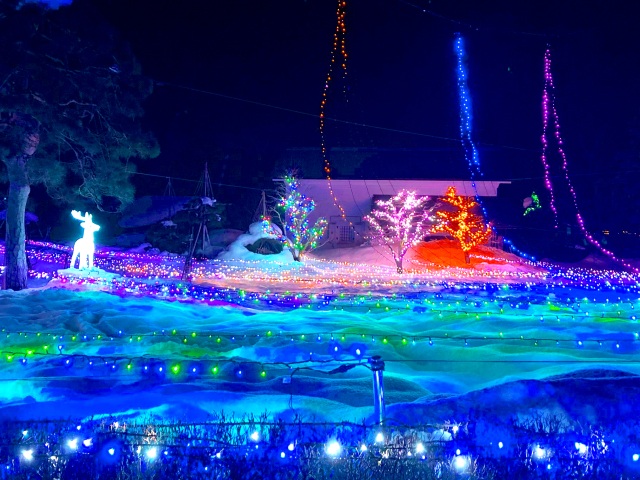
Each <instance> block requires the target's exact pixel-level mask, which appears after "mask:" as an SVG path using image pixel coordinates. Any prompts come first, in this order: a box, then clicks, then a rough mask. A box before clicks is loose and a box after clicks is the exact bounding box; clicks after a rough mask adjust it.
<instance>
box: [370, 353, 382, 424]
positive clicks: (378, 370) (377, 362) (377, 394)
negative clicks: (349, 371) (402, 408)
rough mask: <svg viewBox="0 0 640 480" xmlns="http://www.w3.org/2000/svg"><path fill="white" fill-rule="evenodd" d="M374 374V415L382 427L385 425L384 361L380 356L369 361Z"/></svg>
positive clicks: (375, 356)
mask: <svg viewBox="0 0 640 480" xmlns="http://www.w3.org/2000/svg"><path fill="white" fill-rule="evenodd" d="M369 364H370V365H371V372H372V373H373V413H374V415H375V417H376V419H377V421H378V423H379V424H380V425H382V424H384V361H383V360H382V358H381V357H380V355H374V356H373V357H371V358H370V359H369Z"/></svg>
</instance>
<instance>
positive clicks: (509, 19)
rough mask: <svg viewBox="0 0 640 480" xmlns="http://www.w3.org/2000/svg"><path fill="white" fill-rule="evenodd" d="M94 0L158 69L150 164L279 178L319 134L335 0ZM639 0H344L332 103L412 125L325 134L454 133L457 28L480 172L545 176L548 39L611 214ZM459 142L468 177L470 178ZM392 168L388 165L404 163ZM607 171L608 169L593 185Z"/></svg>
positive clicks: (559, 87)
mask: <svg viewBox="0 0 640 480" xmlns="http://www.w3.org/2000/svg"><path fill="white" fill-rule="evenodd" d="M94 3H96V4H97V5H99V7H100V9H101V10H102V11H103V12H104V14H105V16H106V17H107V18H108V19H109V21H110V22H112V23H113V24H114V25H115V27H116V28H117V29H118V30H119V31H120V32H121V35H122V37H123V38H124V39H127V40H128V41H130V42H131V44H132V45H133V49H134V51H135V53H136V55H137V57H138V59H139V60H140V62H141V64H142V66H143V71H144V73H145V74H146V75H148V76H150V77H152V78H154V79H155V80H156V81H157V82H159V83H158V86H157V87H156V89H155V92H154V94H153V96H152V97H151V99H150V100H149V101H148V103H147V112H148V115H147V119H146V122H147V124H148V126H149V128H151V129H153V130H154V131H155V133H156V135H157V137H158V139H159V141H160V143H161V148H162V151H163V153H162V155H161V157H160V158H159V159H158V161H151V162H144V163H142V164H140V166H139V170H140V171H141V172H148V173H153V174H158V175H168V176H174V177H180V178H191V179H197V178H198V177H199V175H200V173H201V170H202V165H203V163H204V161H206V160H208V161H209V162H210V169H211V173H212V177H213V179H214V181H220V182H222V183H229V184H234V185H245V186H252V187H270V186H271V183H270V181H269V179H270V178H271V177H272V176H273V175H274V162H275V160H276V159H277V158H279V157H280V156H282V151H283V149H285V148H288V147H317V148H318V150H319V148H320V136H319V132H318V119H317V118H315V117H314V116H313V115H315V114H317V113H318V109H319V102H320V99H321V93H322V86H323V83H324V78H325V75H326V71H327V68H328V65H329V59H330V55H329V54H330V51H331V43H332V35H333V31H334V28H335V10H336V2H334V1H333V0H306V1H305V0H281V1H266V0H232V1H226V2H221V1H211V0H197V1H196V0H184V1H180V2H177V1H176V2H168V1H157V0H95V2H94ZM632 3H633V2H626V1H614V2H604V1H541V2H540V1H523V2H513V1H510V2H502V1H498V2H495V1H487V2H485V1H482V2H480V1H477V0H475V1H461V0H410V1H406V2H405V1H402V0H350V1H349V4H348V11H347V20H346V22H347V29H348V33H347V50H348V53H349V79H348V83H347V89H348V90H347V95H346V97H345V96H342V95H340V94H339V92H337V91H336V90H335V89H334V90H332V91H331V92H330V94H331V96H330V98H329V104H328V107H327V115H328V116H329V117H336V118H340V119H342V120H347V121H353V122H357V123H365V124H368V125H374V126H381V127H387V128H390V129H397V130H401V131H405V132H407V133H392V132H385V131H381V130H377V129H373V128H365V127H356V126H353V125H349V124H342V123H340V124H334V123H331V124H330V126H329V128H328V131H327V140H328V144H329V146H330V147H332V146H333V147H335V146H341V147H363V146H366V147H378V148H416V149H426V150H428V149H443V148H444V149H452V151H456V149H459V148H460V147H459V141H458V135H459V116H458V96H457V87H456V83H455V75H454V66H455V62H456V58H455V55H454V52H453V39H454V34H455V33H456V32H460V33H462V35H463V36H464V37H465V40H466V45H467V51H468V65H469V88H470V90H471V95H472V100H473V109H474V132H473V135H474V139H475V141H476V142H477V143H478V145H479V146H480V149H481V150H480V151H481V162H482V166H483V170H484V171H485V175H486V176H487V177H489V178H500V179H518V178H531V179H532V181H540V180H541V179H542V175H543V170H542V167H541V162H540V148H541V146H540V134H541V131H542V121H541V109H540V103H541V95H542V87H543V55H544V50H545V47H546V44H547V43H549V44H550V45H551V48H552V55H553V69H554V79H555V84H556V94H557V106H558V111H559V115H560V121H561V125H562V133H563V136H564V140H565V149H566V151H567V154H568V158H569V167H570V171H571V173H572V174H573V175H574V181H575V184H576V186H577V188H578V194H579V195H580V196H581V199H582V201H583V202H584V205H586V207H585V208H587V209H589V208H593V212H594V215H600V216H602V215H603V213H602V212H600V211H599V210H598V208H597V207H598V205H597V203H598V202H594V201H593V197H594V195H596V194H598V193H597V192H600V191H602V189H605V190H607V191H610V190H612V189H611V181H613V180H611V179H612V178H613V175H614V171H615V170H616V168H617V169H619V170H620V171H625V172H627V171H629V170H631V171H632V170H635V169H637V160H638V153H637V151H638V148H637V147H638V141H639V140H640V134H639V133H637V132H640V128H639V127H640V118H639V115H638V113H639V112H638V106H639V105H640V93H639V92H638V88H637V79H638V74H639V73H640V56H639V55H638V54H637V52H638V47H639V46H640V42H639V41H638V39H637V35H636V34H635V33H634V32H635V25H634V23H633V22H634V21H635V20H634V19H635V18H636V15H635V13H634V11H633V7H632V6H631V5H629V4H632ZM423 8H424V9H426V11H423ZM205 92H211V93H214V94H220V95H226V96H230V97H238V98H242V99H246V100H250V101H255V102H260V103H264V104H268V105H272V106H275V107H279V108H269V107H265V106H259V105H255V104H251V103H245V102H241V101H238V100H233V99H231V98H225V97H223V96H220V95H212V94H209V93H205ZM347 100H348V101H347ZM286 109H291V110H295V111H299V112H307V113H309V114H311V115H302V114H298V113H293V112H290V111H287V110H286ZM634 132H636V133H634ZM430 135H431V136H436V137H447V138H450V139H451V140H446V139H438V138H432V137H430ZM458 152H459V155H460V157H461V158H460V160H459V162H460V163H459V166H460V168H459V177H460V178H467V177H468V171H467V170H466V165H465V163H464V160H463V158H462V153H461V151H459V150H458ZM428 156H429V153H428V152H427V153H425V158H427V160H428ZM398 161H401V160H398ZM404 167H405V171H406V170H407V168H406V167H407V166H404ZM409 167H410V166H409ZM388 168H389V169H390V170H389V176H393V173H392V171H393V168H394V167H393V166H389V167H388ZM456 168H457V167H456ZM383 173H384V172H383ZM383 173H380V172H378V174H383ZM624 176H625V177H626V178H629V176H630V175H629V174H625V175H624ZM605 180H607V181H609V180H611V181H609V183H605V184H603V186H601V187H600V190H598V189H596V187H594V185H595V184H596V183H598V182H601V183H602V182H604V181H605ZM149 182H150V183H149ZM139 183H140V184H142V183H141V182H139ZM144 184H145V185H147V186H149V185H152V186H153V188H157V189H162V188H163V185H164V181H160V180H158V181H157V182H154V181H152V180H149V179H148V178H147V179H145V180H144ZM161 185H162V186H161ZM175 186H176V188H177V189H180V188H184V189H186V190H189V189H191V188H192V186H191V185H187V184H185V185H182V186H180V184H179V183H175ZM141 188H144V187H141ZM247 192H250V191H242V190H240V189H235V190H234V189H227V190H226V191H223V190H221V191H220V194H221V195H222V196H223V197H224V196H225V195H226V196H227V197H233V196H234V195H236V196H237V195H245V193H246V194H247V195H249V193H247ZM145 193H146V192H145ZM157 193H162V192H157ZM179 193H180V192H179ZM184 193H189V192H184ZM250 195H254V193H250ZM620 195H622V194H620ZM622 200H623V199H622V198H616V199H614V200H611V202H613V201H618V202H621V201H622ZM632 200H633V199H632ZM611 202H610V203H611Z"/></svg>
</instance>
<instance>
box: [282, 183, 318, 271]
mask: <svg viewBox="0 0 640 480" xmlns="http://www.w3.org/2000/svg"><path fill="white" fill-rule="evenodd" d="M298 187H299V185H298V180H297V179H296V178H295V177H294V176H286V177H285V178H284V185H283V188H282V190H281V192H279V193H280V194H281V195H280V198H279V199H278V205H277V208H276V212H275V213H276V217H278V218H279V219H280V222H281V224H282V227H283V238H282V240H283V242H284V243H285V245H286V246H287V248H288V249H289V251H290V252H291V254H292V255H293V259H294V260H295V261H296V262H299V261H300V260H301V259H302V256H303V255H304V254H305V253H306V252H309V251H311V250H313V249H315V248H316V247H318V242H319V241H320V240H321V239H322V237H323V236H324V234H325V232H326V231H327V225H328V222H327V219H326V218H324V217H320V218H318V219H317V220H316V221H315V223H314V224H313V226H311V225H310V223H309V214H310V213H311V212H312V211H313V210H314V209H315V208H316V204H315V202H314V201H313V200H312V199H310V198H309V197H307V196H306V195H304V194H302V193H300V191H299V190H298Z"/></svg>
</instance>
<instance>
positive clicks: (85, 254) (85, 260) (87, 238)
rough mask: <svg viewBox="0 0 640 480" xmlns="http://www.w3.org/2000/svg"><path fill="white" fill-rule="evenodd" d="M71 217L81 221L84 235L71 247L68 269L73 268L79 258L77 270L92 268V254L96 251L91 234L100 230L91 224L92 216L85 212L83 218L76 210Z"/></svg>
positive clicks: (97, 226)
mask: <svg viewBox="0 0 640 480" xmlns="http://www.w3.org/2000/svg"><path fill="white" fill-rule="evenodd" d="M71 216H72V217H73V218H75V219H76V220H81V221H82V223H81V224H80V226H81V227H82V228H83V229H84V235H83V236H82V238H79V239H78V240H76V243H75V244H74V245H73V255H72V256H71V265H70V267H71V268H75V267H74V265H75V263H76V259H77V258H78V257H79V263H78V269H79V270H82V269H83V268H93V254H94V252H95V251H96V246H95V244H94V243H93V234H94V233H95V232H97V231H98V230H100V225H97V224H95V223H93V215H90V214H89V213H86V212H85V214H84V216H83V215H82V214H81V213H80V212H79V211H78V210H72V211H71Z"/></svg>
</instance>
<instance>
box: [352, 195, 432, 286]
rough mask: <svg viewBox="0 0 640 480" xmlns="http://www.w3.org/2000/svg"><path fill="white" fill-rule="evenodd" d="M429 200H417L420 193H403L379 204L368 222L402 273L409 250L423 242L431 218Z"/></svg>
mask: <svg viewBox="0 0 640 480" xmlns="http://www.w3.org/2000/svg"><path fill="white" fill-rule="evenodd" d="M428 200H429V197H426V196H424V197H417V196H416V192H413V191H406V190H401V191H400V192H399V193H398V194H397V195H395V196H393V197H391V198H390V199H389V200H378V201H377V202H376V208H374V209H373V210H372V211H371V213H370V214H369V215H365V217H364V220H365V221H366V222H367V223H368V224H369V226H370V227H371V228H372V236H373V238H374V239H376V240H378V241H380V242H382V243H383V244H384V245H385V246H386V247H387V248H388V249H389V251H390V252H391V254H392V255H393V260H394V261H395V263H396V267H397V271H398V273H403V268H402V261H403V259H404V256H405V255H406V253H407V251H408V250H409V248H411V247H413V246H415V245H417V244H418V243H420V242H421V241H422V239H423V238H424V235H425V234H426V232H427V230H428V224H429V222H430V221H431V218H430V217H429V216H428V215H425V214H424V205H425V203H426V202H427V201H428Z"/></svg>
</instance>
